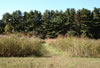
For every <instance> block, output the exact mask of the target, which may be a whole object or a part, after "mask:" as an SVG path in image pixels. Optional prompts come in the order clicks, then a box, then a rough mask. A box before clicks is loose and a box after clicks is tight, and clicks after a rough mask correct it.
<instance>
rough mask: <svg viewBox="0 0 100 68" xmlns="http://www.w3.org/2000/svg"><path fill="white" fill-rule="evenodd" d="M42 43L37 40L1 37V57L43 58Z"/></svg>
mask: <svg viewBox="0 0 100 68" xmlns="http://www.w3.org/2000/svg"><path fill="white" fill-rule="evenodd" d="M41 47H42V42H41V41H40V40H39V39H37V38H26V37H20V38H19V37H16V36H4V37H2V36H1V37H0V57H13V56H18V57H20V56H31V55H35V56H41V52H40V49H41Z"/></svg>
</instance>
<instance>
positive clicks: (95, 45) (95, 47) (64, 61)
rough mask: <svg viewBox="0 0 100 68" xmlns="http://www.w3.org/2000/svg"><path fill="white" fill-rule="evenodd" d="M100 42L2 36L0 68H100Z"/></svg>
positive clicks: (0, 38) (71, 38)
mask: <svg viewBox="0 0 100 68" xmlns="http://www.w3.org/2000/svg"><path fill="white" fill-rule="evenodd" d="M99 57H100V40H95V39H88V38H76V37H67V38H56V39H45V40H42V39H38V38H34V37H32V38H27V37H17V36H1V37H0V68H100V58H99Z"/></svg>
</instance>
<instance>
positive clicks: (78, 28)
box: [0, 8, 100, 39]
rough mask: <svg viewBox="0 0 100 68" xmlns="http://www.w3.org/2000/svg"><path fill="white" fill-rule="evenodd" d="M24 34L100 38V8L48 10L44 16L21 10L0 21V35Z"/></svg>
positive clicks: (43, 36)
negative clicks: (91, 9) (7, 33)
mask: <svg viewBox="0 0 100 68" xmlns="http://www.w3.org/2000/svg"><path fill="white" fill-rule="evenodd" d="M4 32H11V33H15V32H24V33H31V34H33V35H35V36H37V37H40V38H55V37H57V36H58V35H63V36H67V35H73V36H78V37H80V36H81V35H84V36H87V37H90V38H96V39H97V38H100V8H94V10H93V11H90V10H88V9H85V8H83V9H81V10H77V11H76V10H75V9H67V10H66V11H64V12H63V11H58V10H56V11H54V10H51V11H49V10H46V11H45V12H44V13H43V14H42V13H41V12H39V11H37V10H35V11H30V12H24V13H22V12H21V11H20V10H18V11H15V12H13V13H12V14H10V13H5V14H4V15H3V18H2V21H0V33H4Z"/></svg>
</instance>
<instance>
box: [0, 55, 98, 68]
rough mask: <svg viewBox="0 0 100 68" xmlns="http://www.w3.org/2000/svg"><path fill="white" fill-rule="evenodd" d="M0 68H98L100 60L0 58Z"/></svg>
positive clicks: (62, 57) (60, 57)
mask: <svg viewBox="0 0 100 68" xmlns="http://www.w3.org/2000/svg"><path fill="white" fill-rule="evenodd" d="M0 68H100V58H79V57H73V58H72V57H66V56H54V57H38V58H37V57H24V58H13V57H12V58H0Z"/></svg>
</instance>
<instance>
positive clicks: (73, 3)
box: [0, 0, 100, 19]
mask: <svg viewBox="0 0 100 68" xmlns="http://www.w3.org/2000/svg"><path fill="white" fill-rule="evenodd" d="M94 7H97V8H100V0H0V19H2V15H3V14H4V13H6V12H9V13H12V12H13V11H16V10H21V11H22V12H24V11H27V12H29V11H30V10H38V11H41V12H44V11H45V10H46V9H48V10H63V11H65V10H66V9H67V8H75V9H76V10H78V9H82V8H87V9H89V10H93V8H94Z"/></svg>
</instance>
